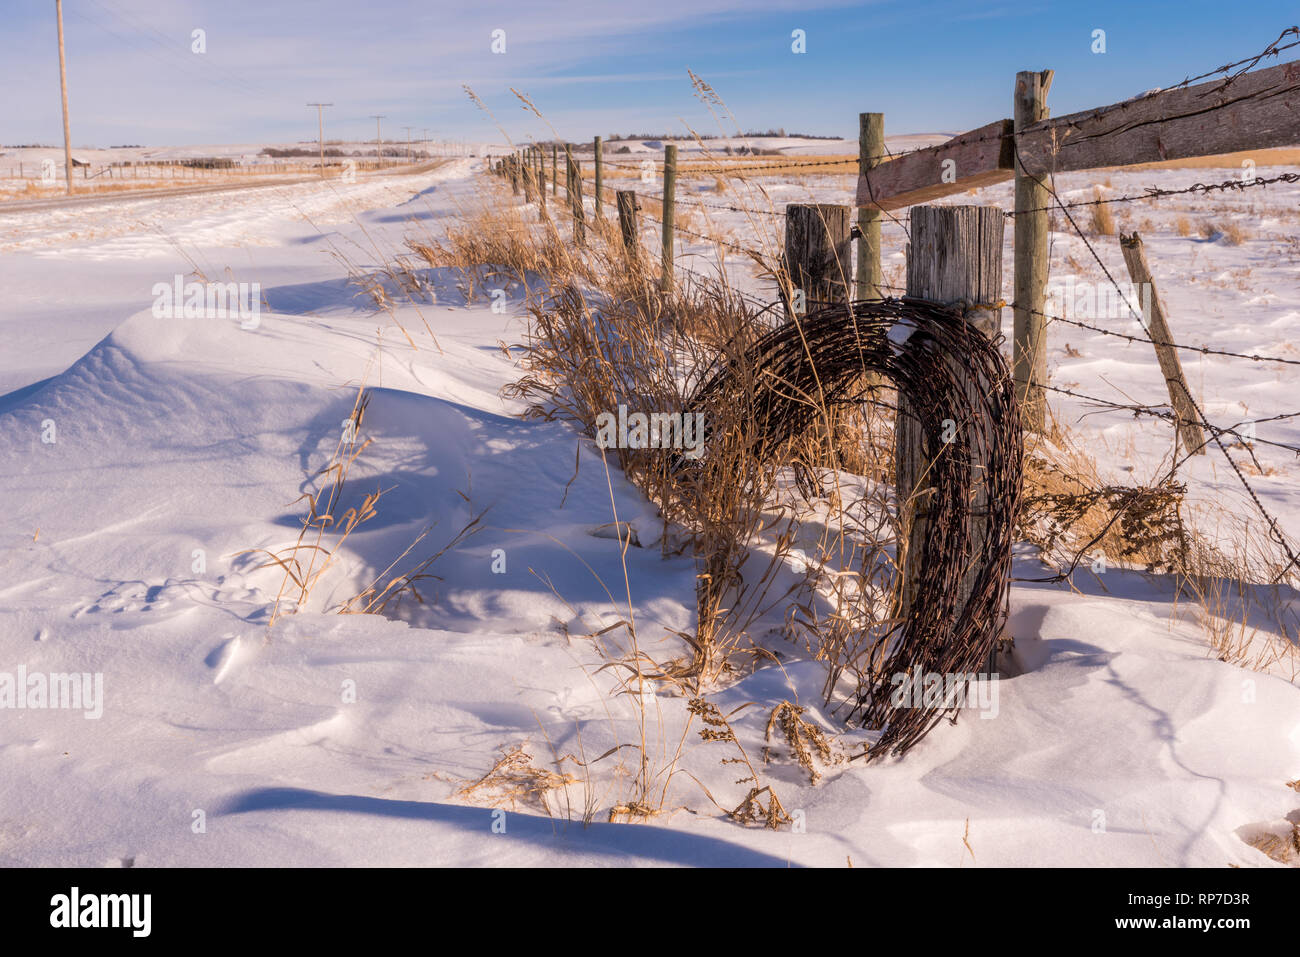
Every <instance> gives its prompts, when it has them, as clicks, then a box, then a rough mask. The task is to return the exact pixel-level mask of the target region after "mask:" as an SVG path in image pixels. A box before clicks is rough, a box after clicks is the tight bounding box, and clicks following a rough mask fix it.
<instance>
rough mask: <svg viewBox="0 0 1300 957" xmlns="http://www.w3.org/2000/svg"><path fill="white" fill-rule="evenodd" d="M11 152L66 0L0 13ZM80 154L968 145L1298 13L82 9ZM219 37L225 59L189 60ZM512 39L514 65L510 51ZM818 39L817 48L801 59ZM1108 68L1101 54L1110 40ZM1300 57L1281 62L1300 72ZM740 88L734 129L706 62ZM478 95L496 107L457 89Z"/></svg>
mask: <svg viewBox="0 0 1300 957" xmlns="http://www.w3.org/2000/svg"><path fill="white" fill-rule="evenodd" d="M0 7H2V9H3V14H4V27H3V29H2V30H0V90H3V98H4V107H3V109H2V110H0V142H4V143H7V144H13V143H29V142H45V143H56V142H59V141H60V140H61V134H62V128H61V122H62V121H61V115H60V108H59V97H58V91H59V85H58V56H57V38H56V33H55V22H54V2H53V0H0ZM64 21H65V30H66V36H67V47H68V61H69V62H68V83H69V96H70V100H71V110H72V130H73V137H72V138H73V142H74V144H75V145H78V146H82V145H84V146H89V145H99V146H107V145H110V144H118V143H141V144H147V145H174V144H185V143H236V142H279V141H295V140H307V139H315V136H316V111H315V110H313V109H308V108H307V106H306V105H305V104H306V103H307V102H308V101H316V100H320V101H326V102H333V103H334V104H335V105H334V106H333V107H332V108H330V109H329V110H327V111H326V136H327V137H368V136H372V135H373V132H374V121H373V120H370V119H369V116H370V115H371V114H374V113H383V114H387V119H386V120H385V121H384V136H385V139H388V138H390V137H393V138H404V136H405V133H404V132H403V131H402V127H404V126H411V127H413V128H414V130H415V132H414V136H415V137H416V138H419V136H420V135H421V134H422V131H423V130H424V129H425V128H429V129H431V130H433V131H434V134H433V135H435V136H442V137H448V138H460V139H468V140H476V141H497V142H501V141H503V136H502V133H501V132H500V131H499V130H498V128H497V124H499V125H500V126H501V127H502V128H504V130H505V131H506V133H508V134H509V135H510V136H511V137H512V138H514V139H515V140H516V141H525V140H527V139H528V138H529V137H530V136H531V137H549V136H550V135H552V133H551V129H550V128H549V127H548V125H547V123H545V122H543V121H542V120H539V119H538V118H537V117H535V116H533V115H532V114H530V113H529V112H527V111H526V110H524V109H523V108H521V106H520V103H519V101H518V100H517V99H515V97H514V96H513V95H512V94H511V93H510V88H511V87H514V88H516V89H518V90H520V91H521V92H523V93H526V94H527V95H528V96H529V97H530V98H531V99H532V100H533V101H534V102H535V103H536V105H537V106H538V108H539V109H540V110H541V112H542V113H543V114H544V115H545V118H546V121H547V122H549V124H550V126H552V127H554V129H555V131H557V132H558V133H559V134H560V135H561V136H563V137H564V138H566V139H569V140H575V141H576V140H585V139H587V138H589V137H591V136H592V135H594V134H597V133H600V134H609V133H613V132H633V131H635V132H644V131H660V130H666V131H670V132H672V131H684V130H685V126H684V124H690V125H691V126H693V127H694V128H696V129H698V130H699V131H700V132H715V133H716V132H731V131H733V130H734V128H735V124H736V123H738V124H739V125H740V126H741V127H743V128H745V129H750V128H768V127H784V128H785V129H786V130H787V131H790V132H794V131H800V132H810V133H816V134H823V135H840V136H849V137H856V135H857V114H858V113H859V112H862V111H868V110H870V111H877V112H883V113H884V114H885V125H886V131H887V132H888V133H891V134H892V133H909V132H933V131H960V130H965V129H970V128H974V127H976V126H981V125H983V124H985V123H987V122H991V121H992V120H994V119H998V118H1001V117H1003V116H1009V115H1010V113H1011V88H1012V82H1013V80H1014V75H1015V73H1016V71H1017V70H1025V69H1043V68H1048V67H1050V68H1052V69H1055V70H1056V80H1055V83H1054V85H1053V88H1052V91H1051V95H1050V98H1049V102H1050V104H1051V106H1052V112H1053V113H1054V114H1056V115H1060V114H1063V113H1068V112H1072V111H1074V110H1078V109H1084V108H1087V107H1090V106H1098V105H1103V104H1105V103H1110V102H1114V101H1116V100H1120V99H1124V98H1126V97H1129V96H1132V95H1134V94H1137V93H1140V92H1142V91H1144V90H1148V89H1151V88H1153V87H1160V86H1168V85H1171V84H1173V83H1176V82H1178V81H1180V80H1182V79H1184V78H1185V77H1186V76H1188V75H1192V74H1197V73H1201V72H1204V71H1206V70H1209V69H1212V68H1214V67H1217V66H1220V65H1222V64H1223V63H1226V62H1228V61H1230V60H1237V59H1241V58H1243V57H1246V56H1250V55H1252V54H1254V53H1256V52H1258V51H1259V50H1261V49H1262V48H1263V47H1264V46H1265V45H1266V44H1267V43H1268V42H1270V41H1271V40H1273V39H1274V37H1276V36H1277V34H1278V33H1279V32H1280V31H1281V30H1282V29H1283V28H1284V27H1287V26H1290V25H1291V24H1292V23H1295V22H1297V21H1300V4H1291V3H1288V4H1275V3H1266V4H1238V5H1232V4H1225V3H1223V2H1222V0H1219V2H1214V3H1209V2H1204V3H1203V2H1196V0H1193V2H1165V0H1156V2H1117V3H1116V2H1108V0H1091V2H1047V0H1043V2H1038V0H1026V2H1023V3H1014V4H1013V3H1004V2H997V0H994V2H987V3H985V2H959V0H921V2H907V0H868V2H862V0H859V2H853V3H848V2H829V3H827V2H824V0H823V2H819V0H813V4H812V5H809V4H808V3H806V2H805V3H799V2H791V0H639V2H627V0H609V2H592V0H574V2H568V3H555V2H551V0H533V2H523V0H515V2H509V3H507V2H500V0H488V2H473V0H461V2H457V3H448V2H443V0H423V2H415V0H368V2H367V0H314V2H299V0H286V2H274V0H257V2H250V0H167V2H161V0H152V2H151V0H64ZM197 28H201V29H203V30H204V31H205V32H206V46H207V50H206V52H205V53H202V54H197V53H194V52H192V50H191V45H192V41H191V34H192V31H193V30H195V29H197ZM498 29H500V30H504V31H505V44H506V52H505V53H504V54H494V53H492V52H491V44H492V32H493V31H494V30H498ZM796 29H798V30H803V31H804V32H805V35H806V46H807V52H806V53H802V54H797V53H794V52H792V50H791V45H792V39H791V33H792V31H794V30H796ZM1098 29H1100V30H1104V31H1105V32H1106V52H1105V53H1102V54H1098V53H1093V52H1092V49H1091V47H1092V45H1093V36H1092V34H1093V31H1094V30H1098ZM1294 55H1295V51H1288V52H1286V53H1284V54H1283V57H1284V59H1290V58H1293V57H1294ZM688 68H689V69H691V70H693V71H694V72H695V73H697V74H698V75H700V76H701V77H703V78H704V79H705V80H706V81H707V82H708V83H710V84H711V85H712V86H713V87H714V89H716V90H717V92H718V93H719V94H720V95H721V96H722V98H723V99H724V100H725V102H726V106H727V108H728V109H729V111H730V113H731V114H733V115H734V120H733V119H730V118H727V117H723V119H722V122H721V123H720V122H719V121H717V120H715V119H714V118H713V117H712V116H711V115H710V111H709V110H708V109H707V107H706V106H705V105H704V104H703V103H701V102H700V101H699V99H697V98H696V97H695V95H694V94H693V91H692V87H691V83H690V79H689V77H688V75H687V72H686V71H687V69H688ZM461 84H469V85H470V86H471V87H472V88H473V89H474V90H475V91H476V92H477V93H478V94H479V95H480V96H481V97H482V99H483V101H484V102H485V103H486V104H487V106H488V109H489V110H490V113H491V115H490V116H489V115H487V114H485V113H484V112H483V111H482V110H480V109H478V108H477V107H475V106H474V105H473V104H472V103H471V102H470V100H469V99H468V97H467V96H466V95H465V93H464V91H463V90H462V88H461Z"/></svg>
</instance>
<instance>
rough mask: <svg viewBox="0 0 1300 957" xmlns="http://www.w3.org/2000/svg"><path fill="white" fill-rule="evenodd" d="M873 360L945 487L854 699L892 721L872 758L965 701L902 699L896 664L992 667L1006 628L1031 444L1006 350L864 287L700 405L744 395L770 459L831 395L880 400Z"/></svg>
mask: <svg viewBox="0 0 1300 957" xmlns="http://www.w3.org/2000/svg"><path fill="white" fill-rule="evenodd" d="M864 373H875V374H877V375H882V376H885V377H888V378H889V379H890V380H892V382H893V383H894V385H895V387H896V388H897V389H898V392H899V398H900V403H899V404H900V405H903V406H905V408H906V410H907V412H906V414H907V415H908V417H909V418H910V419H912V420H913V421H915V422H916V423H917V424H918V426H919V431H920V434H921V436H922V448H923V454H924V456H925V459H926V460H927V461H928V462H930V463H931V464H930V465H929V466H928V469H927V473H928V476H929V484H930V486H931V487H932V488H933V492H932V493H931V494H930V495H929V496H928V498H929V501H928V503H927V506H926V509H925V521H926V526H925V527H926V534H925V535H924V536H923V537H922V538H921V540H920V541H919V543H918V547H919V552H918V553H917V554H914V555H913V556H912V558H911V560H912V561H916V562H919V566H916V567H915V571H914V573H913V574H914V575H915V581H916V590H915V593H914V597H913V599H912V601H911V604H910V610H909V612H908V614H907V615H906V617H905V618H904V619H903V620H902V621H901V622H900V623H898V624H896V625H894V626H892V627H891V628H890V629H889V630H888V632H887V633H886V634H885V635H884V637H882V638H881V639H880V641H881V643H882V644H881V646H880V647H879V649H878V651H879V656H877V654H876V650H873V652H872V654H871V655H870V656H869V659H870V660H872V661H879V662H880V664H878V665H877V666H875V667H873V668H872V669H871V672H870V674H869V675H868V676H866V680H865V683H864V686H862V687H860V688H859V693H858V697H857V701H856V702H855V703H854V706H853V708H852V711H851V712H850V718H854V717H860V718H861V720H862V722H863V724H864V725H865V726H866V727H868V728H873V729H877V730H880V731H881V732H882V733H881V736H880V738H879V739H878V740H877V741H876V743H875V744H874V745H872V746H871V748H870V749H869V750H868V752H867V758H868V759H869V760H870V759H873V758H877V757H880V756H881V755H884V754H890V753H892V754H903V753H905V752H906V751H907V750H908V749H909V748H911V747H912V746H913V745H915V744H916V743H917V742H918V741H920V740H921V739H922V738H923V737H924V736H925V735H926V734H928V733H929V731H930V730H931V729H932V728H933V727H934V726H935V725H936V724H937V723H938V722H939V721H940V720H942V719H943V718H944V717H946V716H949V715H951V714H952V713H953V712H954V711H955V710H956V708H955V707H952V706H949V707H945V706H944V705H943V704H942V703H941V704H939V705H937V706H922V707H902V706H898V705H896V704H895V703H894V702H892V701H891V692H892V691H893V689H894V687H895V676H899V675H903V676H908V677H909V678H911V677H913V676H917V677H919V676H922V675H930V674H936V673H937V674H940V675H973V674H978V673H981V672H983V671H984V670H985V669H986V665H987V662H988V661H989V657H990V654H991V652H992V651H993V649H994V648H995V646H996V644H997V641H998V639H999V637H1000V635H1001V632H1002V627H1003V624H1004V621H1005V607H1006V598H1007V589H1008V586H1009V579H1010V572H1011V546H1012V542H1013V540H1014V535H1015V528H1016V517H1017V510H1018V508H1019V504H1020V494H1021V469H1022V462H1023V455H1024V451H1023V445H1022V439H1021V432H1020V422H1019V412H1018V408H1017V404H1016V396H1015V387H1014V383H1013V381H1012V378H1011V375H1010V372H1009V371H1008V369H1007V365H1006V361H1005V360H1004V359H1003V357H1002V355H1001V354H1000V353H999V351H998V348H997V345H996V344H995V343H994V342H993V341H992V340H991V339H990V338H989V337H988V336H986V335H985V334H984V333H982V332H981V331H980V330H979V329H977V328H975V327H974V326H972V325H970V324H969V323H967V322H966V321H965V319H964V318H963V315H962V313H961V312H960V311H958V310H957V309H954V308H951V307H947V306H943V305H940V304H938V303H934V302H928V301H926V300H922V299H915V298H901V299H898V298H893V299H880V300H857V301H854V302H851V303H842V304H836V305H827V306H823V307H819V308H816V309H814V310H812V311H810V312H809V313H808V315H806V316H804V317H802V318H800V319H797V320H795V321H790V322H787V323H785V324H784V325H782V326H780V327H778V328H776V329H774V330H772V331H771V332H769V333H767V334H765V335H764V336H763V337H762V338H760V339H759V340H758V341H757V342H756V343H755V344H754V345H753V346H752V347H751V348H750V349H749V350H748V352H747V353H746V356H745V358H744V360H743V361H740V362H732V363H729V364H728V365H726V366H724V367H722V368H719V369H717V370H715V371H713V373H712V374H711V375H709V376H707V377H706V379H705V380H704V382H703V384H702V385H701V386H700V387H699V389H698V390H697V391H696V393H695V395H694V396H693V398H692V400H691V402H690V404H689V406H688V408H689V409H690V411H693V412H695V411H702V412H704V413H705V421H706V423H707V422H708V421H710V420H711V416H709V414H708V413H709V409H710V408H714V409H721V408H733V409H734V408H736V407H738V404H739V406H740V407H745V408H746V416H745V421H746V422H747V423H748V424H749V427H750V429H751V433H752V436H751V438H749V439H746V440H745V441H748V442H749V448H748V451H749V452H750V453H751V454H753V455H755V456H757V457H759V459H760V460H771V459H772V457H773V456H774V455H775V454H776V452H777V451H778V449H779V448H780V447H781V446H782V445H783V444H784V443H785V442H786V441H787V440H789V439H792V438H795V437H797V436H799V435H800V434H802V433H804V432H806V431H807V430H809V429H810V428H813V427H814V426H815V423H816V421H817V419H818V418H819V417H820V416H822V414H823V412H822V408H823V406H824V407H825V408H830V407H834V406H850V405H853V404H855V403H859V402H863V401H868V394H869V392H870V386H868V385H867V380H865V379H864ZM946 422H951V423H952V425H951V426H947V427H946V426H945V423H946ZM706 435H707V429H706ZM707 447H708V442H707V441H706V448H707ZM706 454H707V453H706ZM679 467H681V468H690V467H692V466H691V464H690V463H687V462H682V463H680V465H679ZM980 486H982V491H983V493H984V498H985V500H986V502H987V505H986V506H985V507H983V508H982V509H981V511H982V512H983V514H982V515H980V516H979V519H980V520H982V522H983V523H984V526H985V531H984V532H983V541H982V542H981V543H980V544H979V545H978V547H976V546H975V545H974V541H975V539H974V538H973V531H974V523H975V521H976V518H977V516H976V514H975V510H974V509H973V508H972V505H971V502H972V500H973V497H974V495H975V493H976V491H977V490H978V489H979V487H980ZM967 588H968V589H969V594H968V595H967V596H966V597H964V598H963V597H962V596H963V591H964V590H965V589H967Z"/></svg>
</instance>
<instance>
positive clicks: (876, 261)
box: [853, 113, 885, 299]
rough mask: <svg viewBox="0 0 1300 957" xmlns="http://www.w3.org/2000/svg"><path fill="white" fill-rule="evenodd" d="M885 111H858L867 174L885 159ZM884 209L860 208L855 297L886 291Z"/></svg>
mask: <svg viewBox="0 0 1300 957" xmlns="http://www.w3.org/2000/svg"><path fill="white" fill-rule="evenodd" d="M884 152H885V114H884V113H859V114H858V175H859V176H866V175H867V173H868V171H869V170H872V169H875V168H876V167H877V166H879V165H880V164H881V163H883V162H884V159H883V155H884ZM880 219H881V216H880V210H878V209H875V208H872V207H867V206H864V207H862V208H861V209H859V210H858V232H859V233H860V234H861V235H860V236H859V237H858V269H857V274H856V276H855V279H856V283H855V291H854V294H853V297H854V298H855V299H876V298H880V297H883V296H884V294H885V292H884V290H883V289H881V288H880V286H881V283H883V282H884V276H883V274H882V272H881V269H880Z"/></svg>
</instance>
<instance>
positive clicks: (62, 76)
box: [54, 0, 72, 196]
mask: <svg viewBox="0 0 1300 957" xmlns="http://www.w3.org/2000/svg"><path fill="white" fill-rule="evenodd" d="M54 12H55V14H57V16H58V20H59V89H60V90H61V92H62V93H63V169H64V175H66V176H67V179H68V182H67V187H68V195H69V196H71V195H72V132H71V128H70V127H69V125H68V61H67V58H66V57H65V56H64V54H63V0H54Z"/></svg>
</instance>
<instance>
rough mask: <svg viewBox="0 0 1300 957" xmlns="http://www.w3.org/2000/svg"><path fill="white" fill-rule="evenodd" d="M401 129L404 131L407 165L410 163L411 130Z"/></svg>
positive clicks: (407, 127)
mask: <svg viewBox="0 0 1300 957" xmlns="http://www.w3.org/2000/svg"><path fill="white" fill-rule="evenodd" d="M402 129H404V130H406V162H408V163H409V162H411V128H410V127H409V126H403V127H402Z"/></svg>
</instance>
